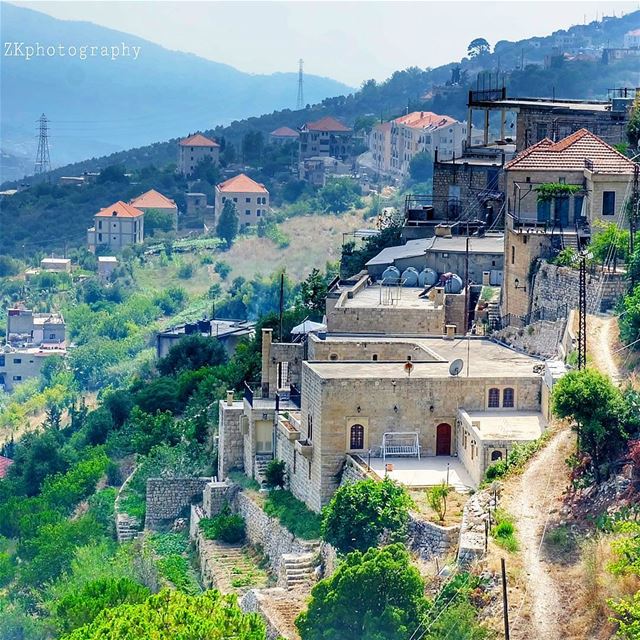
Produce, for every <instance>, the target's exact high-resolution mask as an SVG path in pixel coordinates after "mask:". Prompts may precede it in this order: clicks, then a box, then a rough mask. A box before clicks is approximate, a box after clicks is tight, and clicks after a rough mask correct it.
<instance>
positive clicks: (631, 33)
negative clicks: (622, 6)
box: [625, 29, 640, 36]
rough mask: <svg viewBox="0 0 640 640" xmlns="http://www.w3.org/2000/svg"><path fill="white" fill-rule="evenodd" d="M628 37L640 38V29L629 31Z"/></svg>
mask: <svg viewBox="0 0 640 640" xmlns="http://www.w3.org/2000/svg"><path fill="white" fill-rule="evenodd" d="M625 35H626V36H640V29H634V30H633V31H627V33H625Z"/></svg>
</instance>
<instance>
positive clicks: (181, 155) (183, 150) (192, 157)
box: [178, 133, 220, 176]
mask: <svg viewBox="0 0 640 640" xmlns="http://www.w3.org/2000/svg"><path fill="white" fill-rule="evenodd" d="M207 158H209V159H211V162H212V163H213V164H218V163H219V161H220V145H219V144H218V143H217V142H216V141H215V140H211V139H210V138H207V137H206V136H203V135H202V134H201V133H196V134H194V135H192V136H189V137H188V138H184V139H182V140H180V142H179V144H178V173H181V174H182V175H183V176H190V175H191V174H192V173H193V171H194V170H195V168H196V167H197V166H198V164H199V163H200V162H202V161H203V160H206V159H207Z"/></svg>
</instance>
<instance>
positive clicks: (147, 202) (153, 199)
mask: <svg viewBox="0 0 640 640" xmlns="http://www.w3.org/2000/svg"><path fill="white" fill-rule="evenodd" d="M129 204H130V205H131V206H132V207H135V208H136V209H139V210H140V211H142V212H143V213H147V212H148V211H149V210H151V209H155V210H156V211H162V212H163V213H168V214H169V215H170V216H171V219H172V220H173V228H174V230H175V229H177V228H178V205H177V204H176V203H175V202H174V201H173V200H171V198H167V196H165V195H162V194H161V193H160V192H159V191H156V190H155V189H150V190H149V191H147V192H146V193H143V194H142V195H139V196H138V197H137V198H134V199H133V200H131V201H130V202H129Z"/></svg>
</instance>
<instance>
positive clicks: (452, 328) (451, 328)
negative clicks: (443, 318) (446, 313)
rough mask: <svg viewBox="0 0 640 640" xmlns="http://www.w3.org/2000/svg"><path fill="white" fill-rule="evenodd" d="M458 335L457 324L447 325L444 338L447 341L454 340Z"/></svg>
mask: <svg viewBox="0 0 640 640" xmlns="http://www.w3.org/2000/svg"><path fill="white" fill-rule="evenodd" d="M455 335H456V325H455V324H445V325H444V337H445V339H447V340H453V338H454V336H455Z"/></svg>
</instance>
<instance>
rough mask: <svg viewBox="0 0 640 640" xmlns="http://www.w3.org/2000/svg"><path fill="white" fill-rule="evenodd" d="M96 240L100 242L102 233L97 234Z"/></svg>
mask: <svg viewBox="0 0 640 640" xmlns="http://www.w3.org/2000/svg"><path fill="white" fill-rule="evenodd" d="M98 242H102V234H101V233H99V234H98Z"/></svg>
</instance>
